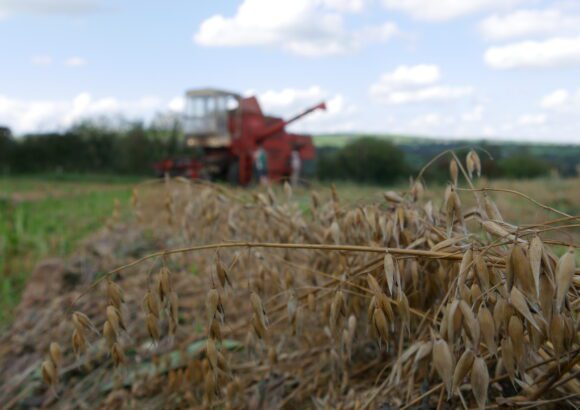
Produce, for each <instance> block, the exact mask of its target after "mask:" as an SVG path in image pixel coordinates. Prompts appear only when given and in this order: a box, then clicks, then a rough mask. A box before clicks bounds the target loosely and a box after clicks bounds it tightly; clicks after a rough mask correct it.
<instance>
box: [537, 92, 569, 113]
mask: <svg viewBox="0 0 580 410" xmlns="http://www.w3.org/2000/svg"><path fill="white" fill-rule="evenodd" d="M569 100H570V93H569V92H568V90H564V89H563V88H560V89H558V90H554V91H552V92H551V93H550V94H548V95H546V96H545V97H544V98H542V101H541V102H540V105H541V106H542V108H558V107H561V106H563V105H564V104H565V103H566V102H568V101H569Z"/></svg>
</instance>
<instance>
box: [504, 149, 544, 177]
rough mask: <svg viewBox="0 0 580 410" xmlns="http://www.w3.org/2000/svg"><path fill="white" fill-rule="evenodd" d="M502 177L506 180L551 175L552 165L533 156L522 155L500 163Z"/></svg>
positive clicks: (516, 155)
mask: <svg viewBox="0 0 580 410" xmlns="http://www.w3.org/2000/svg"><path fill="white" fill-rule="evenodd" d="M498 167H499V169H500V171H501V175H502V176H503V177H506V178H537V177H542V176H546V175H548V174H549V173H550V165H549V164H548V163H547V162H545V161H543V160H541V159H539V158H537V157H534V156H533V155H530V154H527V153H522V154H514V155H511V156H509V157H506V158H503V159H501V160H500V161H499V162H498Z"/></svg>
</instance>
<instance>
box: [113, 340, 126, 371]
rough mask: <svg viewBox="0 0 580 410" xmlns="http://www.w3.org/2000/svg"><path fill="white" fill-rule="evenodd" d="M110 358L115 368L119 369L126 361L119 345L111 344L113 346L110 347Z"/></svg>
mask: <svg viewBox="0 0 580 410" xmlns="http://www.w3.org/2000/svg"><path fill="white" fill-rule="evenodd" d="M111 358H112V359H113V365H114V366H115V367H119V366H120V365H122V364H125V362H126V361H127V358H126V357H125V352H124V351H123V348H122V347H121V345H119V343H113V346H111Z"/></svg>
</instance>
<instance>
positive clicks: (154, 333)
mask: <svg viewBox="0 0 580 410" xmlns="http://www.w3.org/2000/svg"><path fill="white" fill-rule="evenodd" d="M146 324H147V332H148V333H149V337H150V338H151V340H153V342H154V343H155V344H157V343H159V339H160V335H159V327H158V325H157V318H156V317H155V315H153V314H151V313H149V314H148V315H147V322H146Z"/></svg>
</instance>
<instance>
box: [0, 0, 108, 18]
mask: <svg viewBox="0 0 580 410" xmlns="http://www.w3.org/2000/svg"><path fill="white" fill-rule="evenodd" d="M102 3H103V2H102V1H100V0H2V1H1V2H0V16H9V15H12V14H60V15H83V14H90V13H93V12H96V11H100V10H102V9H103V5H102Z"/></svg>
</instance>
